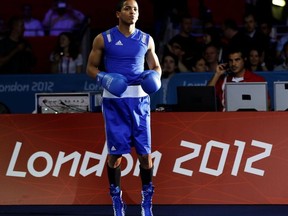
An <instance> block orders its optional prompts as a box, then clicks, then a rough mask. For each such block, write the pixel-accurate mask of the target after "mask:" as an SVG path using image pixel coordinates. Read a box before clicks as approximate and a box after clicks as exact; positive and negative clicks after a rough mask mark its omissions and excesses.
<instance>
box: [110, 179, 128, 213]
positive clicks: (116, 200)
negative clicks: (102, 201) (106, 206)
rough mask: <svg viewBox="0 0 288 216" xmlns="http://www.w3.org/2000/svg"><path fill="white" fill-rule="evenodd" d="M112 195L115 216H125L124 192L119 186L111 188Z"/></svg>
mask: <svg viewBox="0 0 288 216" xmlns="http://www.w3.org/2000/svg"><path fill="white" fill-rule="evenodd" d="M110 195H111V197H112V202H113V210H114V216H125V205H124V203H123V201H122V191H121V190H120V188H119V186H115V185H111V186H110Z"/></svg>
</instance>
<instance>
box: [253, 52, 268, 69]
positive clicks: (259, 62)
mask: <svg viewBox="0 0 288 216" xmlns="http://www.w3.org/2000/svg"><path fill="white" fill-rule="evenodd" d="M248 55H249V56H248V68H249V69H250V70H251V71H268V69H267V67H266V64H265V61H264V58H265V56H264V55H265V53H264V51H263V50H261V49H260V48H256V47H254V48H251V50H250V51H249V53H248Z"/></svg>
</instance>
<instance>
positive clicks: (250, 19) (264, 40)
mask: <svg viewBox="0 0 288 216" xmlns="http://www.w3.org/2000/svg"><path fill="white" fill-rule="evenodd" d="M244 32H245V34H246V35H248V36H249V37H250V38H251V41H252V44H253V45H252V46H253V47H256V48H257V49H261V50H262V52H263V56H264V58H265V59H263V62H268V63H269V59H271V58H272V54H270V53H269V52H271V51H272V50H271V48H272V47H270V36H269V35H267V34H263V33H262V31H261V30H260V28H259V27H258V21H257V20H256V16H255V15H254V13H247V14H245V15H244ZM270 65H271V63H270ZM271 67H272V65H271V66H270V68H271Z"/></svg>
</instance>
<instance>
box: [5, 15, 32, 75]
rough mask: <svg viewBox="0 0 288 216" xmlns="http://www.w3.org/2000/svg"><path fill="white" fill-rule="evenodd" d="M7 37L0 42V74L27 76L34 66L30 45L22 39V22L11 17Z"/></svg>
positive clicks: (20, 19)
mask: <svg viewBox="0 0 288 216" xmlns="http://www.w3.org/2000/svg"><path fill="white" fill-rule="evenodd" d="M8 28H9V33H8V36H6V37H5V38H3V39H2V40H0V74H29V73H32V68H33V66H35V64H36V58H35V56H34V54H33V52H32V47H31V44H30V43H29V42H28V41H27V40H26V39H25V38H24V37H23V33H24V20H23V19H22V18H20V17H12V18H11V19H10V20H9V23H8Z"/></svg>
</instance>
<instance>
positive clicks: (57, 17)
mask: <svg viewBox="0 0 288 216" xmlns="http://www.w3.org/2000/svg"><path fill="white" fill-rule="evenodd" d="M84 20H85V15H84V14H83V13H82V12H80V11H78V10H75V9H73V8H72V7H71V6H70V5H68V4H67V2H66V0H55V1H54V5H53V7H52V8H51V9H49V10H48V12H47V13H46V14H45V17H44V20H43V22H42V23H43V26H44V28H45V30H47V31H48V32H49V35H53V36H58V35H59V34H60V33H61V32H64V31H75V30H77V29H78V28H79V27H80V26H81V24H82V23H83V21H84Z"/></svg>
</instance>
